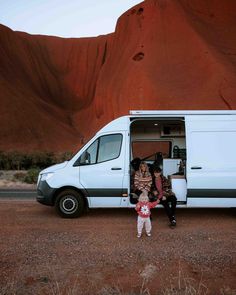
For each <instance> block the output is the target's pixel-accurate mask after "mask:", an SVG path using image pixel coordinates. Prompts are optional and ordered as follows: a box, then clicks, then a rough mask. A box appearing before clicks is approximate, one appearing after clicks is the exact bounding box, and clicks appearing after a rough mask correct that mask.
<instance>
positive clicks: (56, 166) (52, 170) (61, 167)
mask: <svg viewBox="0 0 236 295" xmlns="http://www.w3.org/2000/svg"><path fill="white" fill-rule="evenodd" d="M67 164H68V161H65V162H63V163H60V164H56V165H52V166H50V167H48V168H46V169H44V170H42V171H41V172H40V173H39V174H44V173H49V172H55V171H56V170H60V169H63V168H65V167H66V165H67Z"/></svg>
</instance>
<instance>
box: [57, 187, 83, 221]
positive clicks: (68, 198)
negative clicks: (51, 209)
mask: <svg viewBox="0 0 236 295" xmlns="http://www.w3.org/2000/svg"><path fill="white" fill-rule="evenodd" d="M55 208H56V211H57V213H58V214H59V215H60V216H61V217H63V218H76V217H79V216H81V215H82V214H83V212H84V199H83V197H82V196H81V195H80V194H79V193H78V192H77V191H75V190H72V189H66V190H64V191H62V192H60V193H59V194H58V196H57V197H56V202H55Z"/></svg>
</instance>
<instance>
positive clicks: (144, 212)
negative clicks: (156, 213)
mask: <svg viewBox="0 0 236 295" xmlns="http://www.w3.org/2000/svg"><path fill="white" fill-rule="evenodd" d="M159 202H160V201H159V200H157V201H155V202H149V198H148V194H147V192H146V191H145V190H144V191H143V192H142V193H141V195H140V196H139V199H138V203H137V205H136V207H135V210H136V211H137V213H138V220H137V230H138V235H137V237H138V238H140V237H141V235H142V230H143V226H144V225H145V230H146V234H147V236H148V237H150V236H151V229H152V224H151V220H150V215H151V211H150V209H151V208H154V207H155V206H156V205H157V204H158V203H159Z"/></svg>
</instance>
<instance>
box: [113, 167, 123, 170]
mask: <svg viewBox="0 0 236 295" xmlns="http://www.w3.org/2000/svg"><path fill="white" fill-rule="evenodd" d="M111 170H121V168H120V167H112V168H111Z"/></svg>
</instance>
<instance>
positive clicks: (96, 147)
mask: <svg viewBox="0 0 236 295" xmlns="http://www.w3.org/2000/svg"><path fill="white" fill-rule="evenodd" d="M121 145H122V135H121V134H111V135H104V136H101V137H99V138H98V139H96V140H95V141H94V142H93V143H92V144H91V145H90V146H89V147H88V148H87V150H86V151H84V152H83V154H82V155H81V156H80V157H79V159H78V160H77V161H76V162H75V164H74V166H77V165H91V164H96V163H101V162H105V161H110V160H113V159H116V158H118V157H119V155H120V151H121Z"/></svg>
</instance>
